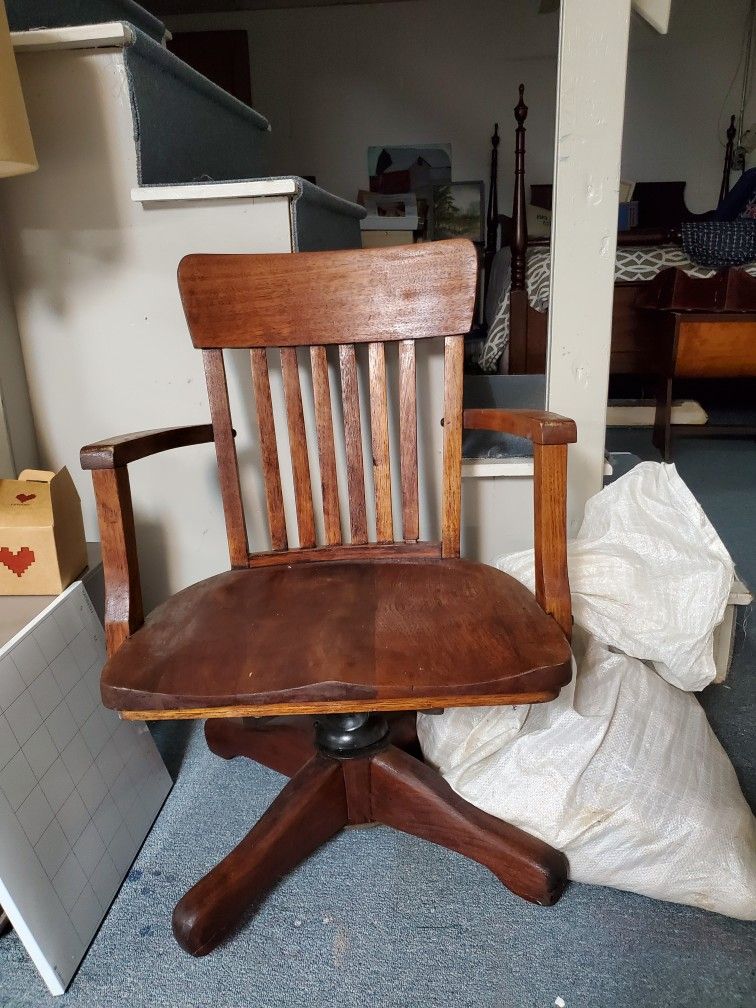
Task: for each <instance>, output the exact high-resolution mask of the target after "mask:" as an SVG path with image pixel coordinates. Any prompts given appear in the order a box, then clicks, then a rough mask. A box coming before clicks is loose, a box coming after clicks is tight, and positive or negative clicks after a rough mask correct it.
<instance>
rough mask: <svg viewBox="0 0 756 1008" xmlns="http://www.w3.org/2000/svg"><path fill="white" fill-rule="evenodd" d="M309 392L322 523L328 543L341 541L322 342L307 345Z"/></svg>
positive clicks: (329, 389) (329, 404) (328, 386)
mask: <svg viewBox="0 0 756 1008" xmlns="http://www.w3.org/2000/svg"><path fill="white" fill-rule="evenodd" d="M310 361H311V363H312V392H313V397H314V400H315V427H316V430H317V434H318V459H319V460H320V484H321V487H322V490H323V527H324V529H325V541H326V545H328V546H337V545H339V543H341V512H340V510H339V486H338V483H337V480H336V450H335V448H334V443H333V417H332V415H331V388H330V384H329V381H328V358H327V356H326V349H325V347H323V346H313V347H310Z"/></svg>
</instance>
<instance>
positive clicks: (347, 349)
mask: <svg viewBox="0 0 756 1008" xmlns="http://www.w3.org/2000/svg"><path fill="white" fill-rule="evenodd" d="M339 366H340V369H341V400H342V406H343V410H344V442H345V449H346V464H347V488H348V491H349V528H350V532H351V536H350V538H351V542H352V543H354V544H355V545H364V544H365V543H366V542H367V541H368V539H367V516H366V511H365V473H364V469H363V462H362V425H361V423H360V395H359V389H358V386H357V357H356V354H355V352H354V346H353V345H351V344H342V345H341V346H339Z"/></svg>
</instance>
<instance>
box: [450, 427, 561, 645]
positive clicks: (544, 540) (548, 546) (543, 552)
mask: <svg viewBox="0 0 756 1008" xmlns="http://www.w3.org/2000/svg"><path fill="white" fill-rule="evenodd" d="M464 426H465V427H466V428H468V429H473V430H493V431H501V432H502V433H504V434H515V435H517V436H519V437H526V438H528V439H529V440H530V441H532V442H533V521H534V533H535V535H534V540H535V589H536V590H535V596H536V601H537V602H538V604H539V605H540V606H541V608H542V609H543V610H544V612H547V613H549V615H550V616H553V618H554V619H555V620H556V621H557V623H558V624H559V625H560V627H561V628H562V630H563V631H564V634H565V636H566V637H567V639H568V640H569V638H570V636H571V634H572V604H571V600H570V582H569V577H568V574H567V445H568V444H572V443H573V442H575V441H576V440H577V428H576V426H575V422H574V420H568V419H567V418H566V417H562V416H558V415H557V414H556V413H544V412H540V411H533V410H499V409H481V410H465V412H464Z"/></svg>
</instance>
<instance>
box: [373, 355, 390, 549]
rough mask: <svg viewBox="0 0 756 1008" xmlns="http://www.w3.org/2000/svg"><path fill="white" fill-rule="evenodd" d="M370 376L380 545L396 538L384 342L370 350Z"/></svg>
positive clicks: (374, 471)
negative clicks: (392, 499)
mask: <svg viewBox="0 0 756 1008" xmlns="http://www.w3.org/2000/svg"><path fill="white" fill-rule="evenodd" d="M368 372H369V375H370V437H371V443H372V447H373V484H374V487H375V530H376V538H377V540H378V542H379V543H389V542H392V541H393V539H394V518H393V514H392V510H391V459H390V448H389V435H388V400H387V395H386V357H385V354H384V350H383V343H370V344H369V347H368Z"/></svg>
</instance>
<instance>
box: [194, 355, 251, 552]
mask: <svg viewBox="0 0 756 1008" xmlns="http://www.w3.org/2000/svg"><path fill="white" fill-rule="evenodd" d="M202 362H203V364H204V367H205V379H206V381H207V395H208V399H209V400H210V418H211V420H212V422H213V434H214V439H215V455H216V458H217V460H218V476H219V479H220V486H221V495H222V498H223V513H224V515H225V518H226V534H227V536H228V552H229V556H230V558H231V566H232V567H246V566H247V559H248V557H249V546H248V544H247V526H246V524H245V521H244V506H243V504H242V498H241V486H240V484H239V463H238V460H237V458H236V446H235V445H234V430H233V427H232V426H231V407H230V406H229V402H228V386H227V384H226V367H225V364H224V363H223V351H222V350H203V351H202Z"/></svg>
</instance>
